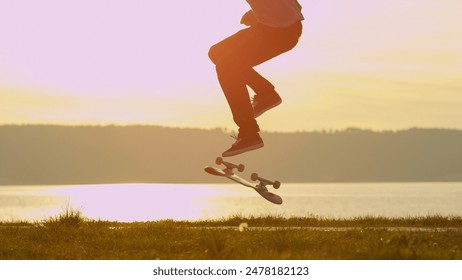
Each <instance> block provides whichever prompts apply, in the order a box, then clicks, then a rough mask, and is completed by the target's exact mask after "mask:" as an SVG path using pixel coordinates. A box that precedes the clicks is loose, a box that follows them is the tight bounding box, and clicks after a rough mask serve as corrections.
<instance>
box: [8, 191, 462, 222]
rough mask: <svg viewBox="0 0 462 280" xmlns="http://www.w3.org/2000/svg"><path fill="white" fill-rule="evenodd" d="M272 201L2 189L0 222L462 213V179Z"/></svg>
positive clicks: (218, 194) (247, 196)
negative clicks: (75, 215) (65, 216)
mask: <svg viewBox="0 0 462 280" xmlns="http://www.w3.org/2000/svg"><path fill="white" fill-rule="evenodd" d="M277 193H278V194H280V195H281V196H282V197H283V198H284V204H283V205H282V206H279V205H274V204H271V203H269V202H267V201H266V200H264V199H263V198H261V197H260V196H259V195H258V194H257V193H256V192H254V191H253V190H251V189H248V188H245V187H241V186H239V185H235V184H230V185H171V184H118V185H78V186H19V187H17V186H14V187H13V186H11V187H6V186H4V187H0V220H1V221H8V220H41V219H45V218H48V217H51V216H56V215H58V214H59V213H62V212H63V209H65V208H66V207H71V208H73V209H77V210H80V211H81V212H82V213H83V215H84V216H85V217H88V218H91V219H96V220H97V219H101V220H112V221H124V222H130V221H152V220H161V219H174V220H198V219H210V218H223V217H229V216H231V215H243V216H262V215H263V216H265V215H279V216H305V215H315V216H323V217H337V218H338V217H346V218H348V217H357V216H365V215H372V216H388V217H390V216H391V217H397V216H424V215H435V214H440V215H462V204H461V203H460V201H462V184H461V183H426V184H422V183H415V184H285V185H284V186H283V187H282V188H281V189H280V190H278V191H277Z"/></svg>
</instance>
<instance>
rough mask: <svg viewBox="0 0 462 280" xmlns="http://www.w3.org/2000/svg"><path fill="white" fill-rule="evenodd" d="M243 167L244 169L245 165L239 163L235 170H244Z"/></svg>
mask: <svg viewBox="0 0 462 280" xmlns="http://www.w3.org/2000/svg"><path fill="white" fill-rule="evenodd" d="M244 169H245V165H243V164H239V165H238V166H237V171H239V172H242V171H244Z"/></svg>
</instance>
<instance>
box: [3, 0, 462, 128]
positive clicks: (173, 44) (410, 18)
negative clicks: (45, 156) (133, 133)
mask: <svg viewBox="0 0 462 280" xmlns="http://www.w3.org/2000/svg"><path fill="white" fill-rule="evenodd" d="M160 2H162V3H160ZM300 3H301V4H302V5H303V6H304V14H305V17H306V18H307V20H306V21H305V23H304V35H303V37H302V39H301V41H300V44H299V45H298V46H297V48H296V49H294V50H293V51H291V52H290V53H287V54H284V55H282V56H280V57H278V58H276V59H274V60H272V61H270V62H267V63H266V64H264V65H261V66H259V67H258V70H260V72H261V73H262V74H263V75H265V76H267V77H268V78H269V79H270V80H271V81H272V82H273V83H274V84H275V85H276V86H277V90H278V91H279V92H280V94H281V95H282V97H283V99H284V102H283V104H282V105H281V106H280V107H278V108H277V109H275V110H274V111H273V112H270V113H268V114H265V115H264V116H263V117H262V118H261V119H259V122H260V126H261V128H262V129H264V130H272V131H275V130H276V131H296V130H314V129H331V128H345V127H350V126H356V127H363V128H372V129H401V128H408V127H414V126H419V127H449V128H460V129H462V122H461V121H460V120H461V119H462V110H460V108H461V107H462V94H461V93H462V36H460V26H462V18H461V16H460V11H462V2H461V1H458V0H440V1H434V0H408V1H401V0H390V1H370V0H351V1H334V0H323V1H308V0H301V1H300ZM247 9H248V6H247V3H246V2H245V1H244V0H242V1H216V0H199V1H186V0H182V1H149V0H143V1H136V3H135V2H133V1H128V0H125V1H122V0H111V1H109V0H98V1H90V0H81V1H78V2H76V1H74V2H73V3H68V2H63V1H59V0H42V1H32V0H29V1H26V0H18V1H14V2H13V1H9V2H8V4H2V9H1V10H0V36H1V38H2V44H1V45H0V124H5V123H8V124H11V123H59V124H134V123H143V124H160V125H172V126H192V127H205V128H210V127H227V128H231V129H232V128H234V124H233V122H232V119H231V114H230V112H229V109H228V105H227V104H226V101H225V99H224V97H223V95H222V93H221V90H220V88H219V85H218V82H217V81H216V75H215V72H214V68H213V65H212V63H210V61H209V60H208V57H207V52H208V48H209V47H210V46H211V45H212V44H214V43H215V42H217V41H219V40H221V39H223V38H224V37H226V36H228V35H231V34H232V33H234V32H236V31H238V30H239V28H242V26H240V25H239V20H240V17H241V15H242V14H243V13H244V12H245V11H246V10H247Z"/></svg>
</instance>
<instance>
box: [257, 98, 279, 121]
mask: <svg viewBox="0 0 462 280" xmlns="http://www.w3.org/2000/svg"><path fill="white" fill-rule="evenodd" d="M281 103H282V100H279V102H277V103H273V104H271V105H270V106H268V107H266V108H264V109H263V110H260V111H259V112H254V115H255V118H258V117H259V116H261V115H263V113H265V112H266V111H268V110H270V109H273V108H274V107H276V106H278V105H280V104H281Z"/></svg>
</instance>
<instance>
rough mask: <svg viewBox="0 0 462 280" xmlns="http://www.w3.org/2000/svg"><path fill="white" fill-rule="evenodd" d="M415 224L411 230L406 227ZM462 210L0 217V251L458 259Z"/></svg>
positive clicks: (44, 255) (68, 255) (12, 254)
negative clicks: (124, 218)
mask: <svg viewBox="0 0 462 280" xmlns="http://www.w3.org/2000/svg"><path fill="white" fill-rule="evenodd" d="M413 229H414V230H413ZM461 244H462V217H439V216H431V217H417V218H416V217H408V218H399V219H386V218H374V217H364V218H357V219H347V220H343V219H342V220H340V219H339V220H333V219H322V218H314V217H306V218H303V217H300V218H281V217H262V218H243V217H233V218H228V219H223V220H212V221H200V222H178V221H169V220H166V221H157V222H146V223H117V222H107V221H92V220H87V219H85V218H84V217H82V216H81V215H80V213H79V212H75V211H66V212H65V213H63V214H61V215H60V216H58V217H54V218H50V219H48V220H45V221H41V222H36V223H27V222H22V223H20V222H15V223H0V259H90V260H92V259H122V260H127V259H130V260H131V259H184V260H185V259H201V260H203V259H444V260H449V259H459V260H460V259H462V252H461V250H462V248H461V247H462V245H461Z"/></svg>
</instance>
